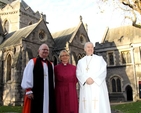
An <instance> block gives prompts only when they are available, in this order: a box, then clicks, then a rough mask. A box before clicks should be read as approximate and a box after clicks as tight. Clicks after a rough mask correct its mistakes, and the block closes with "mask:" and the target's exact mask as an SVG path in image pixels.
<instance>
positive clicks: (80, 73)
mask: <svg viewBox="0 0 141 113" xmlns="http://www.w3.org/2000/svg"><path fill="white" fill-rule="evenodd" d="M81 66H82V64H81V62H80V61H78V64H77V68H76V77H77V79H78V81H79V84H80V86H81V87H83V85H84V84H85V82H86V80H87V79H88V78H89V77H88V76H86V75H84V72H83V70H82V67H81Z"/></svg>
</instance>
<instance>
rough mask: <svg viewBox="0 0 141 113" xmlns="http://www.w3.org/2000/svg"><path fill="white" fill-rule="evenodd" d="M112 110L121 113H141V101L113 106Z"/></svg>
mask: <svg viewBox="0 0 141 113" xmlns="http://www.w3.org/2000/svg"><path fill="white" fill-rule="evenodd" d="M111 109H112V110H116V111H120V112H121V113H141V101H137V102H131V103H126V104H119V105H111ZM120 112H119V113H120Z"/></svg>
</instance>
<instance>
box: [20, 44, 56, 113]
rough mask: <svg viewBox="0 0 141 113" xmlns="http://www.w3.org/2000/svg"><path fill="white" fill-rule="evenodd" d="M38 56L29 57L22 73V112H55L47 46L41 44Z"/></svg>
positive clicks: (51, 67)
mask: <svg viewBox="0 0 141 113" xmlns="http://www.w3.org/2000/svg"><path fill="white" fill-rule="evenodd" d="M38 53H39V55H38V57H37V58H33V59H31V60H30V61H29V62H28V63H27V65H26V67H25V69H24V73H23V79H22V83H21V86H22V88H23V89H25V91H26V92H25V98H24V106H23V112H22V113H56V108H55V105H56V104H55V94H54V79H53V68H54V66H53V64H52V63H51V62H49V61H48V60H47V56H48V55H49V48H48V46H47V45H46V44H42V45H41V46H40V47H39V50H38Z"/></svg>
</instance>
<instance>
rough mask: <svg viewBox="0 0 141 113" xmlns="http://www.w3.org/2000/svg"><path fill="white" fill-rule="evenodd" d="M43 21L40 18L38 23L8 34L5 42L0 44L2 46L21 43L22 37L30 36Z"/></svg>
mask: <svg viewBox="0 0 141 113" xmlns="http://www.w3.org/2000/svg"><path fill="white" fill-rule="evenodd" d="M41 21H42V20H40V21H39V22H38V23H35V24H32V25H30V26H28V27H24V28H22V29H19V30H17V31H15V32H12V33H9V34H7V35H6V37H5V40H4V42H3V43H2V44H1V45H0V48H3V47H6V46H11V45H15V44H19V43H20V41H21V40H22V39H25V38H27V36H29V34H30V33H31V32H32V31H33V30H34V29H35V28H36V27H37V26H38V24H39V23H40V22H41Z"/></svg>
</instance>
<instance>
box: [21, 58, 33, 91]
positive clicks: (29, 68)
mask: <svg viewBox="0 0 141 113" xmlns="http://www.w3.org/2000/svg"><path fill="white" fill-rule="evenodd" d="M33 68H34V62H33V60H32V59H31V60H30V61H29V62H28V63H27V65H26V67H25V69H24V72H23V78H22V83H21V87H22V88H23V89H25V90H26V89H31V88H32V87H33ZM29 92H31V91H30V90H29V91H28V93H29Z"/></svg>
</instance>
